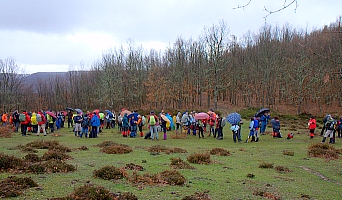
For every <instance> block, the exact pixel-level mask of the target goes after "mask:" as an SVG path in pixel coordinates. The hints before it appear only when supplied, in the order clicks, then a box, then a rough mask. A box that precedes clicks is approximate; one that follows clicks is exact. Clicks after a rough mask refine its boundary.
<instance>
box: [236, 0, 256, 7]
mask: <svg viewBox="0 0 342 200" xmlns="http://www.w3.org/2000/svg"><path fill="white" fill-rule="evenodd" d="M251 1H252V0H249V1H248V3H247V4H245V5H242V6H240V5H238V6H237V7H235V8H233V9H240V8H242V9H244V8H245V7H247V6H248V5H249V4H250V3H251Z"/></svg>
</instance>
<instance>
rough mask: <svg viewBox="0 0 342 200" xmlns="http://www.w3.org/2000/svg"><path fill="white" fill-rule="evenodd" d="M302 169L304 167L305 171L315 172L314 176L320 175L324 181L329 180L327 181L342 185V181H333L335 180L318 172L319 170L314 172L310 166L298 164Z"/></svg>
mask: <svg viewBox="0 0 342 200" xmlns="http://www.w3.org/2000/svg"><path fill="white" fill-rule="evenodd" d="M300 167H301V168H302V169H304V170H305V171H307V172H310V173H311V174H315V175H316V176H319V177H321V178H322V179H323V180H325V181H329V182H332V183H335V184H338V185H342V183H340V182H338V181H335V180H332V179H330V178H328V177H326V176H324V175H323V174H321V173H319V172H315V171H313V170H312V169H310V168H307V167H304V166H300Z"/></svg>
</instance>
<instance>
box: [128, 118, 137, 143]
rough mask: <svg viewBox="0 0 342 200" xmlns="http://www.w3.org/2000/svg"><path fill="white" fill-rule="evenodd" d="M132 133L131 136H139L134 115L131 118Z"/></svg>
mask: <svg viewBox="0 0 342 200" xmlns="http://www.w3.org/2000/svg"><path fill="white" fill-rule="evenodd" d="M129 125H130V130H131V131H130V133H129V137H131V138H135V137H136V136H137V121H135V118H134V115H132V116H131V118H130V119H129Z"/></svg>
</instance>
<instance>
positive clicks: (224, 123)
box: [221, 117, 226, 128]
mask: <svg viewBox="0 0 342 200" xmlns="http://www.w3.org/2000/svg"><path fill="white" fill-rule="evenodd" d="M225 125H226V118H224V117H222V119H221V127H222V128H223V127H224V126H225Z"/></svg>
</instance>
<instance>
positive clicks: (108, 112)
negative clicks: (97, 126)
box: [105, 110, 113, 115]
mask: <svg viewBox="0 0 342 200" xmlns="http://www.w3.org/2000/svg"><path fill="white" fill-rule="evenodd" d="M105 112H106V113H107V114H108V115H113V113H112V112H110V110H105Z"/></svg>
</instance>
